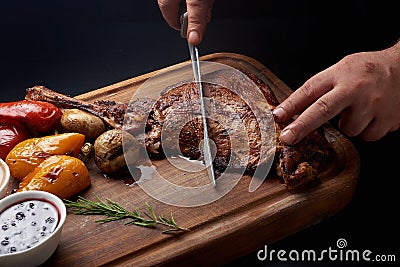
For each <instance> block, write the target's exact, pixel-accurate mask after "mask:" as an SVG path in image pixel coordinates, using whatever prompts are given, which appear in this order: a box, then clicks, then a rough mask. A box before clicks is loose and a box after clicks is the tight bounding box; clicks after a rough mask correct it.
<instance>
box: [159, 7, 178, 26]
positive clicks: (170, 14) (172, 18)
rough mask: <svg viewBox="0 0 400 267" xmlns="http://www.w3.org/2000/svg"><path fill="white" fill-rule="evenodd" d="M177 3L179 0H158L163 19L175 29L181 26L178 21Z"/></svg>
mask: <svg viewBox="0 0 400 267" xmlns="http://www.w3.org/2000/svg"><path fill="white" fill-rule="evenodd" d="M179 5H180V0H158V6H159V8H160V10H161V14H162V15H163V17H164V19H165V21H166V22H167V23H168V25H169V26H171V27H172V28H174V29H176V30H179V29H180V28H181V24H180V21H179V16H180V14H179Z"/></svg>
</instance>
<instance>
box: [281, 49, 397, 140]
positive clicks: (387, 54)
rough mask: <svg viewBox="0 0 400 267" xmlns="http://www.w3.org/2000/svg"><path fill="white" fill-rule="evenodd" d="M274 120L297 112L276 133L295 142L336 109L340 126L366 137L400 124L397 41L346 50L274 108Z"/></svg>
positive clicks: (374, 138) (343, 129)
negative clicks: (382, 46)
mask: <svg viewBox="0 0 400 267" xmlns="http://www.w3.org/2000/svg"><path fill="white" fill-rule="evenodd" d="M273 114H274V116H275V119H276V120H277V121H281V122H283V121H286V120H288V119H290V118H292V117H293V116H295V115H297V114H300V115H299V116H298V117H297V118H296V119H295V121H294V122H292V123H291V124H289V125H288V126H287V127H286V128H285V129H284V130H283V131H282V134H281V140H282V141H283V142H285V143H287V144H295V143H297V142H298V141H300V140H301V139H302V138H303V137H305V136H306V135H307V134H309V133H310V132H311V131H313V130H315V129H316V128H318V127H319V126H321V125H322V124H324V123H326V122H327V121H328V120H330V119H332V118H333V117H335V116H336V115H339V114H340V120H339V125H338V127H339V129H340V130H341V131H342V132H343V133H344V134H346V135H347V136H350V137H353V136H360V137H361V138H362V139H364V140H366V141H374V140H378V139H380V138H382V137H383V136H385V135H386V134H387V133H388V132H390V131H395V130H397V129H399V127H400V42H399V43H397V44H396V45H395V46H393V47H391V48H388V49H385V50H382V51H377V52H363V53H357V54H352V55H349V56H346V57H345V58H343V59H342V60H341V61H339V62H338V63H336V64H335V65H333V66H331V67H330V68H328V69H326V70H324V71H322V72H320V73H318V74H316V75H315V76H313V77H312V78H311V79H309V80H308V81H306V82H305V83H304V85H303V86H301V87H300V88H299V89H298V90H296V91H295V92H293V93H292V94H291V95H290V96H289V97H288V98H287V99H286V100H285V101H283V102H282V103H281V104H280V105H279V106H278V107H276V108H275V110H274V111H273Z"/></svg>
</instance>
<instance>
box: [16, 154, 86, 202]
mask: <svg viewBox="0 0 400 267" xmlns="http://www.w3.org/2000/svg"><path fill="white" fill-rule="evenodd" d="M90 184H91V178H90V174H89V171H88V169H87V168H86V166H85V164H84V163H83V162H82V161H81V160H80V159H78V158H75V157H71V156H66V155H56V156H51V157H49V158H47V159H46V160H45V161H43V162H42V163H40V164H39V165H38V166H37V167H36V168H35V169H34V170H33V171H32V172H31V173H29V174H28V175H27V176H26V177H25V179H23V180H22V182H21V183H20V184H19V187H18V190H17V191H18V192H22V191H30V190H41V191H46V192H49V193H52V194H55V195H56V196H58V197H59V198H61V199H66V198H69V197H72V196H73V195H76V194H78V193H79V192H81V191H82V190H84V189H86V188H87V187H89V185H90Z"/></svg>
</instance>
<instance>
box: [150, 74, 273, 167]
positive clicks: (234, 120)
mask: <svg viewBox="0 0 400 267" xmlns="http://www.w3.org/2000/svg"><path fill="white" fill-rule="evenodd" d="M241 75H243V74H241ZM203 78H204V80H207V81H212V83H211V82H206V83H203V87H204V88H205V89H206V91H209V92H210V104H211V105H210V107H211V112H210V113H211V116H210V117H209V118H208V119H207V122H208V125H209V137H210V139H211V140H213V141H214V144H215V158H214V167H215V169H216V170H218V171H220V172H223V171H225V169H226V168H227V167H229V168H230V169H231V170H237V169H241V168H242V169H245V170H246V171H248V172H250V173H254V171H255V169H256V168H257V167H258V166H260V165H262V164H267V163H268V161H269V160H272V159H273V157H274V153H275V124H274V122H273V118H272V115H271V113H269V115H270V116H265V115H266V114H267V112H266V110H268V109H269V108H270V107H269V105H268V102H267V101H266V100H265V97H264V96H263V94H262V93H261V92H260V90H259V89H258V88H257V87H255V86H254V84H253V83H252V82H251V80H250V79H248V78H247V79H246V78H245V79H243V77H240V75H238V74H237V72H230V71H225V70H221V71H215V72H212V73H210V74H206V75H205V76H204V77H203ZM222 85H224V86H222ZM251 86H253V88H251ZM254 87H255V88H254ZM245 99H252V100H253V101H252V104H253V106H251V105H250V104H249V103H248V102H246V101H245ZM256 109H258V111H259V112H258V115H259V116H257V114H256V113H255V110H256ZM260 120H263V123H260ZM267 120H269V122H267ZM146 129H147V131H146V148H147V149H148V152H149V153H150V154H151V155H157V154H159V155H163V154H164V153H165V152H166V150H170V149H173V150H174V151H169V152H168V153H174V152H177V151H178V152H179V151H180V152H182V154H183V156H185V157H189V158H191V159H197V158H199V157H200V154H201V152H200V149H199V146H200V142H201V141H202V136H203V125H202V120H201V114H200V102H199V94H198V88H197V86H196V84H195V83H193V82H187V83H186V82H182V83H180V84H178V85H176V86H172V87H170V88H167V89H166V90H165V91H164V92H163V94H162V95H161V97H160V98H159V99H158V100H157V102H156V104H155V105H154V107H153V109H152V111H151V113H150V116H149V120H148V121H147V126H146ZM176 129H178V130H179V131H176ZM163 131H164V132H163ZM267 133H272V134H271V135H268V134H267ZM162 135H164V136H165V138H164V139H163V140H162V139H161V138H162V137H161V136H162ZM262 135H266V136H265V137H264V138H262ZM176 140H179V142H177V141H176ZM263 146H264V147H265V150H266V151H262V147H263Z"/></svg>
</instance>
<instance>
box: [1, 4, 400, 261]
mask: <svg viewBox="0 0 400 267" xmlns="http://www.w3.org/2000/svg"><path fill="white" fill-rule="evenodd" d="M394 4H395V1H355V0H354V1H302V0H300V1H295V0H293V1H289V0H284V1H262V0H255V1H251V0H249V1H236V0H230V1H229V0H216V3H215V7H214V10H213V20H212V22H211V23H210V24H209V26H208V30H207V33H206V36H205V39H204V41H203V43H202V44H201V45H200V46H199V49H200V52H201V54H202V55H205V54H210V53H214V52H235V53H240V54H244V55H247V56H250V57H253V58H255V59H257V60H258V61H260V62H261V63H263V64H264V65H265V66H266V67H268V68H269V69H270V70H271V71H272V72H274V73H275V74H276V75H277V76H278V77H279V78H280V79H281V80H282V81H284V82H285V83H286V84H288V85H289V87H291V88H292V89H296V88H298V87H299V86H300V85H301V84H302V83H303V82H304V81H305V80H307V79H308V78H309V77H311V76H312V75H313V74H315V73H317V72H319V71H321V70H323V69H324V68H326V67H329V66H330V65H332V64H334V63H336V62H337V61H339V60H340V59H341V58H342V57H344V56H345V55H347V54H349V53H354V52H359V51H370V50H377V49H383V48H386V47H388V46H390V45H391V44H393V43H394V42H395V41H396V40H397V39H398V38H399V37H400V29H399V22H398V14H397V9H396V8H395V7H394V6H393V5H394ZM0 38H1V42H0V101H1V102H7V101H15V100H19V99H22V98H23V97H24V95H25V89H26V88H28V87H31V86H34V85H45V86H47V87H49V88H51V89H53V90H56V91H59V92H61V93H65V94H68V95H77V94H81V93H84V92H88V91H91V90H94V89H97V88H101V87H104V86H107V85H110V84H113V83H116V82H119V81H122V80H125V79H128V78H131V77H135V76H138V75H141V74H145V73H148V72H150V71H154V70H158V69H161V68H163V67H166V66H169V65H173V64H176V63H179V62H182V61H186V60H188V58H189V55H188V51H187V46H186V43H185V40H183V39H182V38H181V37H180V35H179V34H178V32H177V31H175V30H173V29H171V28H170V27H169V26H168V25H167V24H166V22H165V21H164V20H163V18H162V16H161V14H160V12H159V10H158V6H157V3H156V1H155V0H154V1H149V0H142V1H137V0H136V1H133V0H131V1H129V0H117V1H106V0H97V1H90V0H86V1H76V0H71V1H50V0H42V1H40V0H37V1H31V0H20V1H12V2H11V1H2V2H1V4H0ZM352 141H353V142H354V144H355V145H356V147H357V149H358V150H359V152H360V157H361V173H360V179H359V184H358V188H357V191H356V194H355V196H354V199H353V201H352V202H351V203H350V204H349V205H348V206H347V207H346V208H345V209H343V210H342V211H341V212H340V213H339V214H337V215H335V216H333V217H331V218H329V219H326V220H324V221H322V222H320V223H319V224H317V225H315V226H312V227H310V228H307V229H305V230H303V231H301V232H299V233H297V234H294V235H293V236H290V237H288V238H286V239H284V240H281V241H279V242H277V243H275V244H271V245H270V246H269V247H270V248H271V249H276V250H279V249H285V250H287V251H289V250H291V249H297V250H301V249H315V250H317V249H327V248H328V247H335V246H336V240H337V239H339V238H345V239H346V240H347V242H348V248H350V249H359V250H362V249H369V250H371V251H373V252H374V253H375V254H396V257H397V261H399V260H400V255H399V252H398V251H399V245H398V244H397V238H398V237H399V230H398V228H399V225H400V224H399V219H398V218H396V217H398V216H397V213H398V210H399V209H398V203H399V200H398V198H397V192H398V189H397V187H396V186H394V184H395V183H397V184H398V179H399V178H400V177H399V174H398V171H397V167H398V160H399V159H400V158H399V156H398V151H399V149H400V136H399V132H398V131H397V132H394V133H391V134H389V135H388V136H386V137H385V138H384V139H382V140H380V141H378V142H373V143H366V142H363V141H361V140H359V139H357V138H353V139H352ZM304 212H305V213H306V212H307V211H304ZM240 245H245V244H238V246H240ZM260 249H262V248H260ZM287 264H288V263H282V262H272V263H271V262H259V261H257V258H256V251H255V252H254V253H251V254H249V255H247V256H244V257H240V258H239V259H237V260H235V261H234V262H232V263H228V265H229V266H231V265H232V266H233V265H246V266H272V265H279V266H281V265H287ZM306 264H310V263H292V264H290V265H291V266H293V265H306ZM342 264H343V263H342ZM383 265H389V264H388V263H386V264H383Z"/></svg>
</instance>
